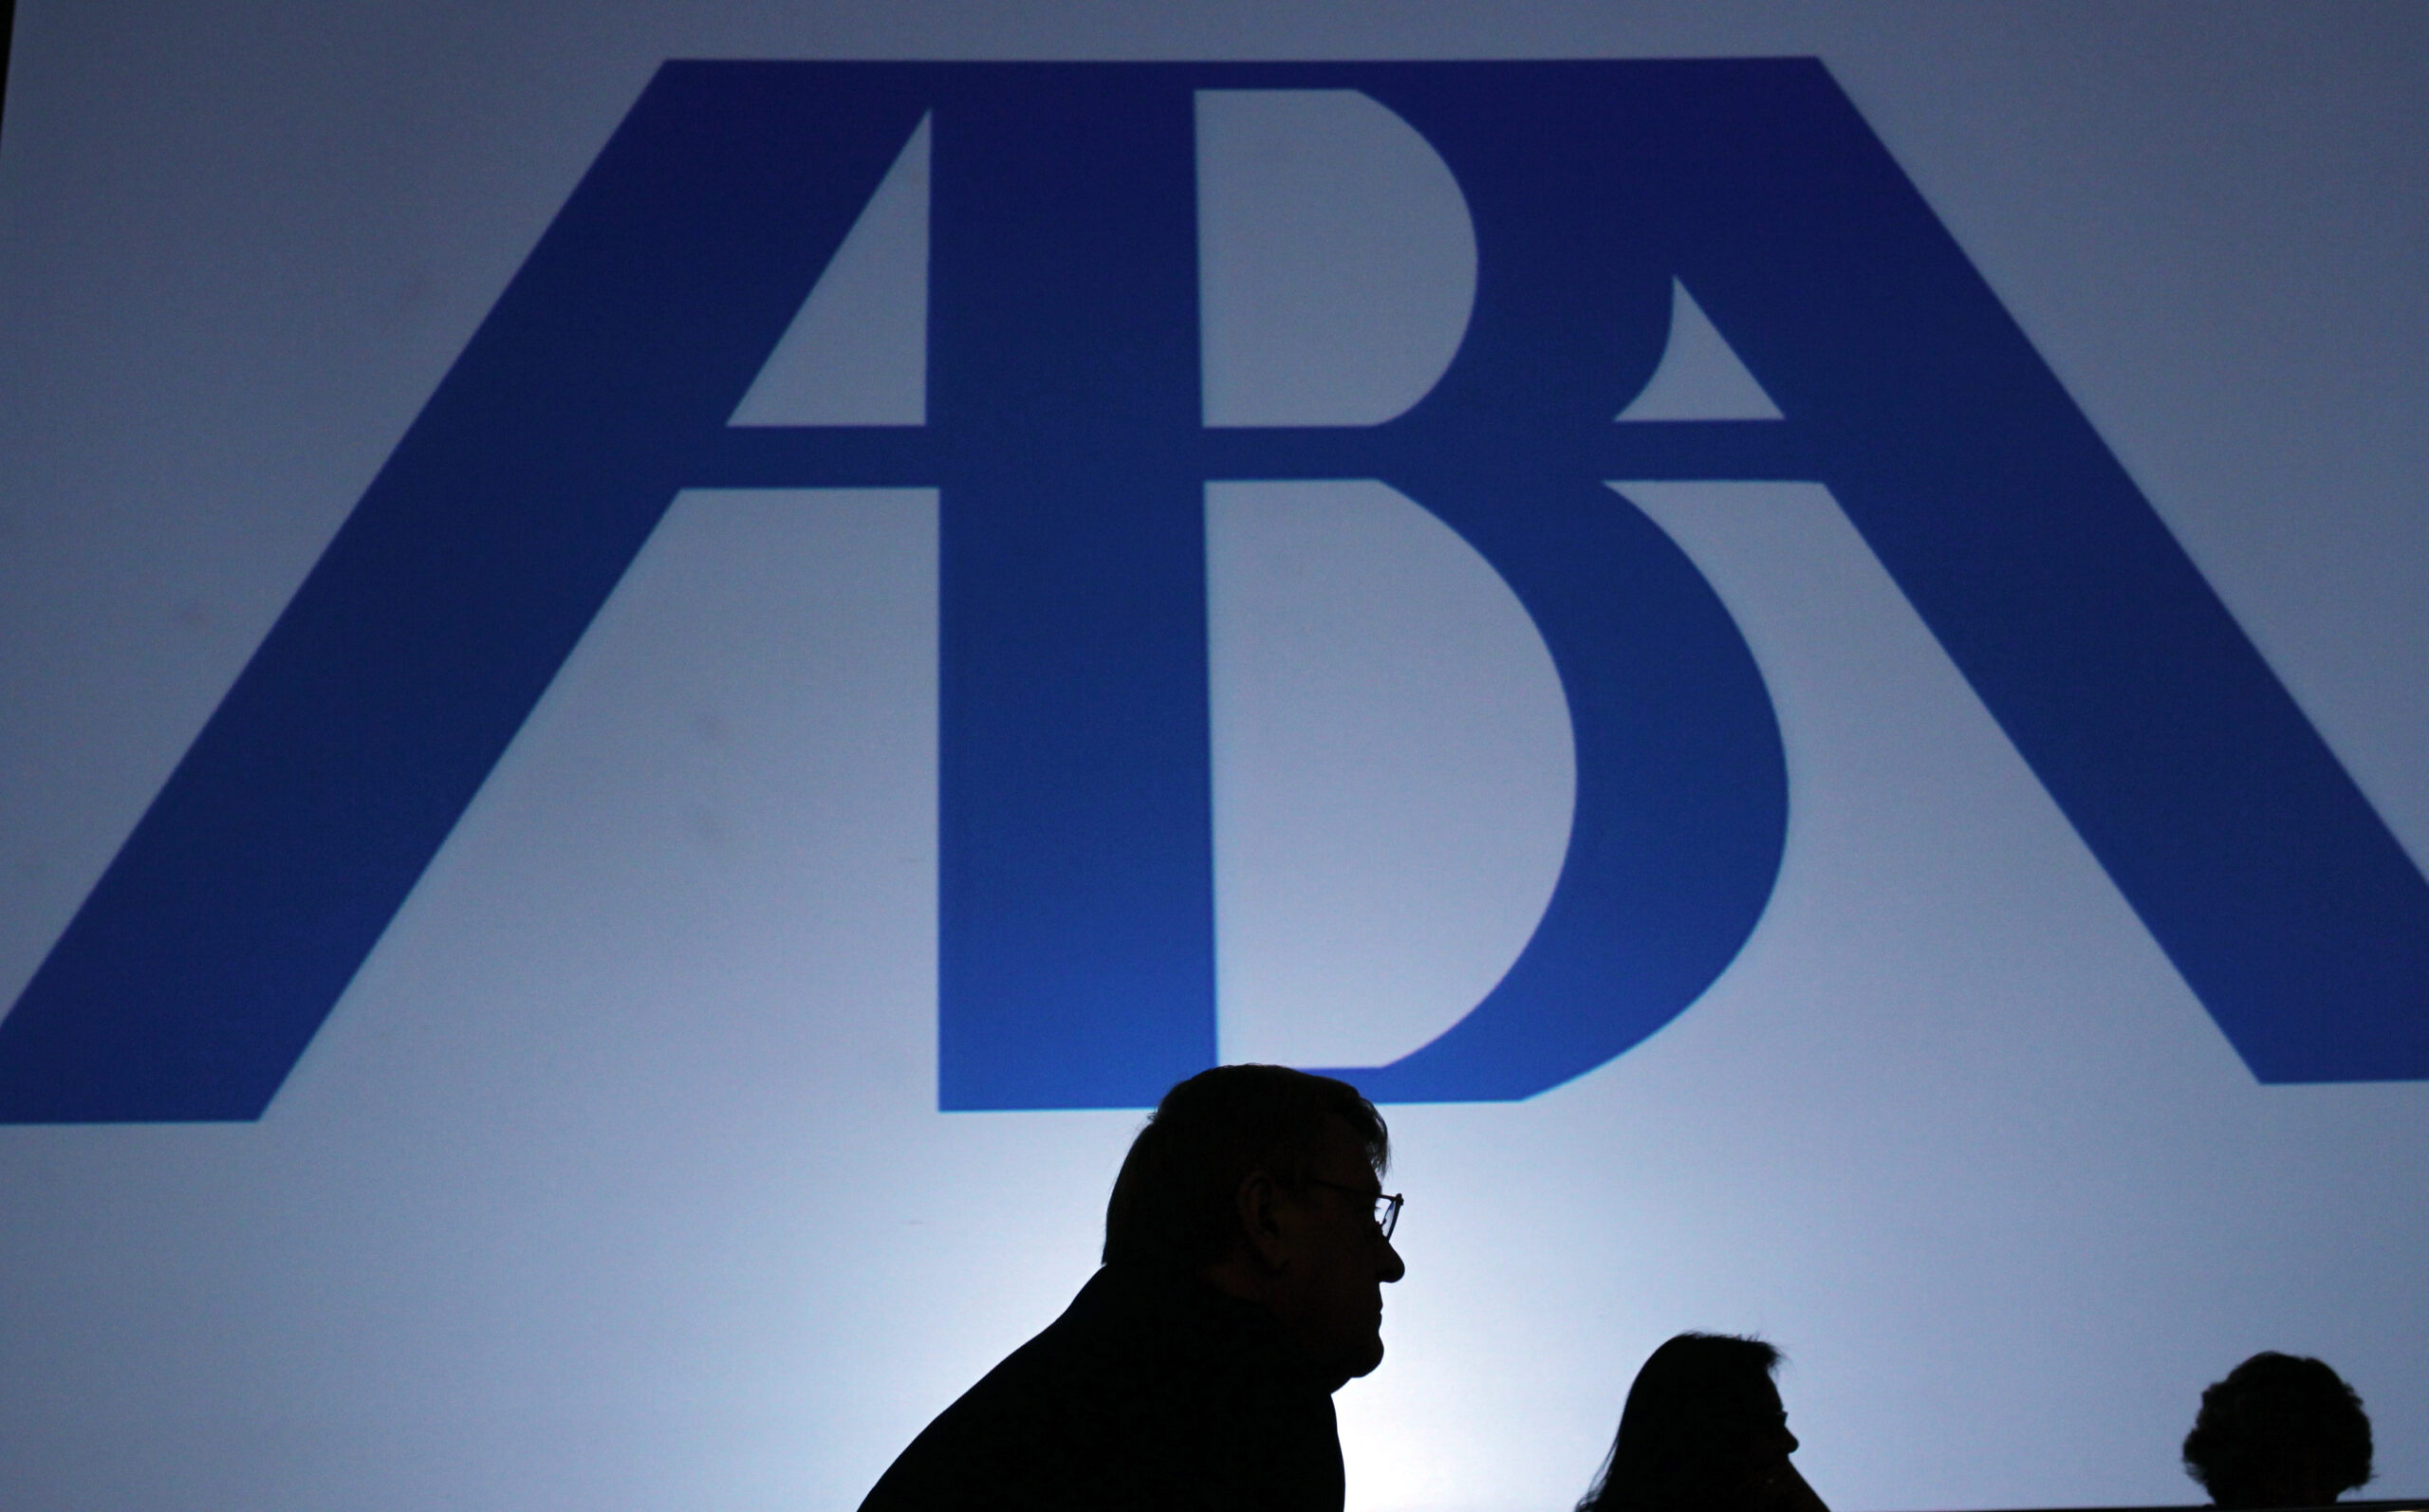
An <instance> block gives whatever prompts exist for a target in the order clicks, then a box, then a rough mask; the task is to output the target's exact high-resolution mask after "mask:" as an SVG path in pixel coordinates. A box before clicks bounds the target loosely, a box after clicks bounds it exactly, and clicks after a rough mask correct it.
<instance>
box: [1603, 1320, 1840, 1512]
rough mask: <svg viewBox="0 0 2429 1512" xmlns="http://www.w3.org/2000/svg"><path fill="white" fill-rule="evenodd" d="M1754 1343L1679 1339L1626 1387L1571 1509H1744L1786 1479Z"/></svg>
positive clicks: (1772, 1356)
mask: <svg viewBox="0 0 2429 1512" xmlns="http://www.w3.org/2000/svg"><path fill="white" fill-rule="evenodd" d="M1779 1360H1780V1353H1779V1351H1778V1350H1776V1349H1773V1348H1772V1347H1771V1345H1769V1344H1766V1343H1764V1342H1763V1341H1762V1340H1761V1339H1759V1338H1739V1337H1734V1336H1732V1335H1728V1334H1680V1335H1679V1336H1678V1337H1676V1338H1674V1339H1671V1340H1670V1341H1669V1342H1668V1343H1666V1344H1664V1345H1662V1346H1661V1347H1660V1349H1657V1350H1655V1351H1654V1352H1653V1355H1652V1357H1651V1358H1649V1359H1647V1360H1646V1361H1645V1362H1644V1368H1643V1369H1641V1370H1640V1371H1638V1372H1637V1373H1636V1384H1635V1385H1633V1386H1631V1387H1629V1388H1628V1401H1627V1407H1626V1409H1625V1410H1624V1411H1622V1412H1621V1414H1620V1431H1619V1436H1618V1437H1617V1438H1615V1439H1614V1440H1613V1441H1612V1443H1611V1452H1610V1455H1609V1457H1608V1458H1606V1459H1605V1460H1604V1462H1603V1473H1602V1474H1601V1475H1600V1476H1598V1477H1597V1478H1596V1479H1595V1482H1594V1488H1593V1489H1592V1490H1590V1491H1588V1492H1586V1493H1585V1500H1584V1501H1583V1502H1580V1503H1578V1508H1579V1512H1752V1509H1755V1508H1759V1507H1762V1506H1765V1505H1766V1504H1768V1503H1771V1502H1772V1501H1773V1500H1775V1499H1776V1493H1777V1492H1778V1491H1779V1489H1780V1488H1781V1486H1782V1484H1783V1483H1784V1482H1786V1481H1788V1480H1789V1479H1791V1478H1792V1477H1793V1475H1794V1472H1793V1471H1792V1470H1790V1469H1789V1462H1788V1457H1789V1455H1790V1454H1793V1453H1795V1452H1796V1435H1795V1434H1793V1433H1790V1432H1789V1430H1788V1412H1787V1410H1786V1409H1784V1408H1782V1407H1781V1406H1780V1393H1779V1388H1777V1387H1776V1386H1774V1385H1772V1384H1771V1372H1772V1371H1773V1369H1775V1368H1776V1367H1777V1366H1778V1364H1779Z"/></svg>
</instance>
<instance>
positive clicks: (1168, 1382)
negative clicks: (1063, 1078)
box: [861, 1265, 1342, 1512]
mask: <svg viewBox="0 0 2429 1512" xmlns="http://www.w3.org/2000/svg"><path fill="white" fill-rule="evenodd" d="M1341 1504H1342V1472H1341V1439H1340V1435H1339V1433H1338V1432H1337V1431H1336V1429H1335V1428H1334V1425H1333V1414H1332V1393H1331V1391H1330V1390H1329V1387H1328V1383H1326V1382H1325V1381H1323V1380H1321V1379H1319V1378H1317V1376H1316V1375H1315V1374H1313V1373H1312V1372H1310V1371H1309V1370H1308V1369H1307V1366H1306V1365H1305V1364H1304V1363H1303V1362H1302V1361H1301V1359H1300V1357H1299V1356H1298V1355H1297V1353H1296V1352H1295V1351H1293V1350H1292V1349H1291V1348H1290V1346H1289V1342H1288V1341H1287V1340H1286V1339H1285V1338H1284V1337H1282V1334H1281V1331H1280V1329H1279V1328H1278V1327H1277V1326H1276V1325H1275V1324H1274V1322H1273V1320H1272V1318H1270V1317H1269V1316H1268V1315H1267V1314H1266V1313H1265V1312H1264V1311H1263V1310H1262V1309H1260V1308H1258V1307H1255V1306H1253V1305H1252V1304H1250V1303H1248V1302H1243V1301H1240V1300H1236V1299H1234V1298H1231V1297H1227V1296H1225V1295H1223V1294H1222V1293H1220V1292H1218V1291H1216V1290H1214V1288H1213V1287H1211V1286H1209V1285H1207V1284H1206V1283H1205V1282H1201V1281H1199V1280H1197V1279H1196V1278H1195V1277H1190V1276H1171V1275H1166V1274H1163V1273H1160V1272H1156V1271H1151V1270H1144V1269H1133V1268H1131V1267H1127V1266H1110V1265H1109V1266H1106V1267H1105V1268H1104V1269H1103V1270H1100V1271H1098V1272H1097V1273H1096V1276H1095V1277H1094V1278H1093V1279H1092V1280H1090V1281H1089V1282H1088V1283H1087V1285H1085V1287H1082V1288H1081V1290H1080V1295H1079V1296H1078V1297H1076V1298H1074V1299H1072V1301H1071V1305H1070V1306H1069V1307H1068V1308H1066V1309H1065V1310H1064V1313H1063V1316H1062V1317H1060V1318H1056V1319H1055V1320H1054V1321H1053V1322H1052V1323H1051V1324H1050V1325H1048V1328H1047V1330H1046V1332H1044V1333H1042V1334H1040V1335H1038V1336H1037V1337H1035V1338H1032V1339H1030V1340H1029V1342H1028V1343H1026V1344H1024V1345H1022V1346H1021V1347H1020V1348H1019V1349H1017V1350H1014V1351H1013V1352H1012V1354H1011V1356H1010V1357H1009V1358H1007V1359H1006V1360H1005V1361H1004V1362H1003V1363H1002V1364H1001V1365H998V1366H996V1367H995V1368H994V1369H993V1370H992V1371H990V1372H988V1373H987V1375H986V1377H985V1378H984V1379H982V1380H981V1381H979V1383H978V1384H977V1385H975V1386H973V1387H972V1388H971V1389H970V1390H969V1391H968V1392H965V1393H963V1395H962V1398H961V1400H959V1401H957V1402H955V1403H954V1404H953V1406H951V1407H949V1408H946V1409H945V1410H944V1411H943V1412H942V1413H941V1414H939V1415H938V1416H937V1418H936V1421H935V1422H933V1423H931V1424H929V1425H928V1427H927V1429H926V1430H925V1431H924V1432H922V1433H921V1434H920V1435H919V1436H918V1438H916V1439H914V1440H912V1441H911V1447H909V1448H907V1449H904V1450H903V1451H902V1454H901V1457H900V1458H899V1459H897V1460H896V1461H895V1462H894V1467H893V1468H892V1469H889V1470H887V1471H886V1472H885V1475H884V1477H883V1478H882V1479H881V1480H880V1481H879V1482H878V1484H877V1487H876V1489H874V1490H872V1491H871V1492H869V1494H868V1499H867V1500H866V1501H864V1502H862V1503H861V1512H931V1509H947V1508H950V1509H955V1512H959V1509H969V1508H1004V1509H1008V1512H1009V1509H1016V1508H1017V1509H1022V1512H1028V1509H1032V1508H1034V1509H1038V1512H1046V1509H1049V1508H1050V1509H1053V1512H1115V1509H1124V1512H1126V1509H1133V1508H1136V1509H1141V1512H1144V1509H1148V1508H1153V1509H1156V1512H1166V1509H1192V1508H1197V1509H1205V1512H1216V1509H1223V1512H1233V1509H1239V1512H1246V1509H1250V1508H1255V1509H1258V1512H1267V1509H1271V1512H1341Z"/></svg>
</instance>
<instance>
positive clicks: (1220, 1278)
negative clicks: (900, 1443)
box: [862, 1066, 1403, 1512]
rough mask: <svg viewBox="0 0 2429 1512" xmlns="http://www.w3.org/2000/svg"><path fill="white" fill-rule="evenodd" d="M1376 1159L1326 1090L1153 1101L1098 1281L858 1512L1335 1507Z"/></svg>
mask: <svg viewBox="0 0 2429 1512" xmlns="http://www.w3.org/2000/svg"><path fill="white" fill-rule="evenodd" d="M1389 1152H1390V1146H1389V1142H1388V1137H1387V1135H1386V1134H1385V1131H1384V1128H1383V1120H1382V1118H1381V1116H1380V1115H1378V1114H1377V1113H1376V1112H1375V1109H1374V1107H1373V1105H1372V1104H1370V1103H1368V1102H1367V1100H1366V1099H1365V1098H1364V1097H1360V1096H1359V1095H1358V1091H1357V1089H1356V1088H1354V1087H1352V1086H1350V1085H1349V1084H1348V1083H1346V1082H1343V1081H1336V1080H1334V1079H1331V1078H1329V1077H1317V1076H1309V1075H1308V1074H1307V1073H1306V1072H1303V1071H1290V1070H1286V1069H1284V1068H1283V1067H1280V1066H1219V1067H1217V1068H1215V1069H1214V1070H1212V1071H1207V1072H1203V1073H1200V1074H1199V1075H1197V1076H1195V1077H1192V1078H1190V1079H1188V1080H1186V1081H1184V1082H1182V1083H1180V1085H1178V1086H1177V1087H1175V1088H1173V1089H1172V1090H1171V1091H1170V1092H1167V1093H1166V1094H1164V1100H1163V1101H1162V1103H1161V1104H1159V1106H1158V1107H1157V1109H1156V1112H1155V1114H1154V1116H1152V1117H1151V1118H1150V1119H1149V1120H1148V1123H1147V1126H1146V1127H1145V1128H1144V1129H1142V1130H1140V1132H1139V1137H1138V1138H1137V1139H1136V1140H1135V1141H1133V1143H1132V1144H1131V1146H1130V1154H1129V1156H1128V1158H1126V1159H1125V1160H1123V1161H1122V1173H1121V1174H1120V1175H1119V1176H1118V1177H1116V1178H1115V1180H1114V1184H1113V1200H1112V1201H1111V1202H1110V1203H1109V1204H1107V1205H1106V1208H1105V1221H1104V1264H1103V1268H1101V1269H1100V1270H1098V1272H1097V1273H1096V1275H1095V1277H1094V1278H1092V1279H1091V1280H1090V1281H1089V1282H1088V1283H1087V1285H1085V1286H1084V1287H1082V1288H1081V1290H1080V1295H1079V1296H1078V1297H1077V1298H1076V1299H1074V1300H1072V1302H1071V1305H1070V1306H1069V1308H1067V1309H1066V1310H1065V1312H1064V1314H1063V1316H1062V1317H1061V1318H1056V1319H1055V1320H1054V1322H1053V1323H1052V1324H1051V1325H1049V1326H1048V1328H1047V1330H1046V1331H1045V1332H1044V1333H1042V1334H1040V1335H1038V1336H1037V1337H1035V1338H1032V1339H1030V1340H1029V1342H1028V1343H1026V1344H1024V1345H1022V1346H1021V1347H1020V1348H1019V1349H1017V1350H1015V1351H1013V1352H1012V1354H1011V1356H1010V1357H1009V1358H1007V1359H1006V1360H1005V1361H1004V1362H1003V1363H1002V1364H1000V1365H998V1366H996V1367H995V1368H994V1369H993V1370H992V1371H991V1372H989V1373H988V1374H987V1375H986V1377H985V1378H984V1379H983V1380H981V1381H980V1382H979V1383H978V1384H977V1385H975V1386H973V1387H972V1388H971V1389H970V1390H969V1391H968V1392H966V1393H964V1394H963V1396H962V1398H961V1399H960V1400H959V1401H957V1402H955V1403H954V1404H953V1406H951V1407H949V1408H947V1409H945V1411H943V1412H942V1413H941V1414H940V1415H938V1417H937V1418H936V1421H935V1422H933V1423H931V1424H929V1425H928V1427H927V1429H926V1430H925V1431H924V1432H922V1433H921V1434H920V1435H919V1436H918V1438H917V1439H915V1440H913V1441H912V1444H911V1447H909V1448H907V1449H904V1450H903V1451H902V1455H901V1457H900V1458H899V1459H897V1460H896V1461H895V1462H894V1467H893V1468H892V1469H889V1470H887V1471H886V1472H885V1476H884V1478H883V1479H882V1480H881V1481H879V1482H878V1484H877V1488H876V1489H875V1490H873V1491H871V1492H870V1493H869V1495H868V1500H867V1501H865V1502H863V1503H862V1512H927V1509H931V1508H956V1509H958V1508H1007V1509H1010V1508H1035V1509H1038V1512H1048V1509H1051V1512H1112V1509H1115V1508H1121V1509H1124V1512H1129V1509H1148V1508H1153V1509H1157V1512H1163V1509H1167V1508H1172V1509H1191V1508H1196V1509H1204V1512H1228V1509H1233V1508H1236V1509H1239V1512H1250V1509H1255V1512H1341V1505H1342V1498H1343V1484H1342V1466H1341V1439H1340V1435H1339V1434H1338V1432H1337V1431H1336V1430H1335V1428H1334V1423H1333V1411H1332V1393H1333V1392H1335V1391H1337V1390H1339V1389H1340V1388H1341V1386H1342V1385H1343V1384H1344V1382H1346V1381H1348V1380H1349V1379H1350V1378H1351V1377H1352V1376H1357V1375H1363V1374H1366V1373H1367V1372H1368V1371H1371V1370H1373V1369H1374V1368H1375V1367H1376V1365H1377V1364H1379V1363H1381V1360H1382V1357H1383V1339H1382V1334H1381V1324H1382V1319H1383V1295H1382V1283H1383V1282H1396V1281H1398V1280H1400V1275H1401V1272H1402V1269H1403V1267H1402V1266H1401V1264H1400V1256H1399V1254H1397V1253H1396V1252H1395V1251H1394V1250H1393V1248H1392V1245H1391V1230H1392V1224H1393V1221H1394V1220H1395V1219H1396V1218H1397V1217H1398V1216H1399V1213H1400V1199H1399V1198H1398V1197H1386V1196H1384V1195H1383V1191H1382V1187H1381V1182H1380V1181H1379V1180H1378V1177H1379V1176H1380V1175H1381V1172H1382V1171H1383V1169H1384V1165H1385V1161H1386V1157H1387V1156H1388V1154H1389ZM972 1283H973V1285H982V1286H983V1285H985V1284H986V1278H985V1277H974V1278H973V1279H972Z"/></svg>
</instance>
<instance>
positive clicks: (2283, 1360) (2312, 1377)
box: [2184, 1350, 2370, 1508]
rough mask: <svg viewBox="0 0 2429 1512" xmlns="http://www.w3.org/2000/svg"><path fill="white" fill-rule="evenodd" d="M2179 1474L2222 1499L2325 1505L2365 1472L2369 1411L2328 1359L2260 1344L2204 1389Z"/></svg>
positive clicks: (2239, 1504) (2246, 1504)
mask: <svg viewBox="0 0 2429 1512" xmlns="http://www.w3.org/2000/svg"><path fill="white" fill-rule="evenodd" d="M2184 1473H2185V1474H2187V1475H2190V1476H2191V1477H2193V1478H2194V1479H2195V1480H2197V1481H2198V1482H2200V1483H2201V1484H2202V1485H2203V1486H2204V1487H2206V1488H2207V1489H2208V1491H2209V1493H2210V1500H2211V1503H2213V1504H2215V1505H2216V1506H2220V1507H2231V1508H2253V1507H2298V1506H2326V1505H2327V1503H2331V1502H2333V1501H2335V1500H2336V1499H2337V1498H2338V1497H2339V1496H2341V1495H2343V1494H2344V1493H2345V1492H2346V1491H2349V1490H2351V1489H2352V1488H2353V1487H2355V1486H2357V1485H2361V1484H2364V1483H2365V1482H2367V1481H2368V1480H2369V1479H2370V1419H2369V1417H2368V1415H2367V1414H2365V1413H2364V1411H2362V1399H2361V1397H2359V1396H2357V1395H2355V1394H2354V1392H2353V1388H2351V1387H2350V1386H2347V1385H2346V1384H2345V1380H2344V1378H2343V1377H2342V1376H2340V1375H2338V1374H2336V1373H2335V1372H2334V1371H2332V1370H2330V1369H2328V1368H2327V1365H2325V1364H2323V1363H2322V1362H2320V1361H2318V1360H2315V1359H2306V1358H2302V1357H2299V1356H2296V1355H2280V1354H2278V1353H2276V1352H2275V1351H2273V1350H2271V1351H2265V1352H2263V1353H2261V1354H2258V1355H2253V1357H2252V1358H2250V1359H2248V1360H2246V1361H2244V1362H2243V1363H2242V1364H2240V1365H2238V1366H2236V1367H2235V1368H2234V1370H2233V1371H2231V1372H2229V1373H2228V1374H2227V1378H2226V1379H2225V1380H2223V1381H2220V1382H2218V1383H2217V1384H2216V1385H2215V1386H2212V1387H2211V1388H2210V1389H2209V1390H2208V1391H2206V1392H2202V1393H2201V1414H2200V1416H2199V1417H2197V1418H2196V1419H2195V1420H2194V1423H2193V1431H2192V1432H2190V1433H2188V1434H2186V1435H2185V1436H2184Z"/></svg>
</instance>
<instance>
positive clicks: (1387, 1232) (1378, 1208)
mask: <svg viewBox="0 0 2429 1512" xmlns="http://www.w3.org/2000/svg"><path fill="white" fill-rule="evenodd" d="M1307 1184H1308V1185H1309V1186H1311V1187H1330V1188H1331V1189H1333V1190H1335V1191H1345V1192H1347V1193H1349V1194H1350V1195H1351V1196H1353V1197H1363V1198H1366V1199H1368V1200H1369V1201H1371V1202H1373V1203H1374V1205H1375V1231H1376V1232H1378V1233H1380V1234H1381V1235H1382V1236H1383V1237H1384V1238H1385V1239H1389V1238H1391V1237H1392V1230H1393V1229H1395V1228H1398V1227H1399V1226H1400V1194H1399V1193H1397V1192H1384V1191H1368V1190H1367V1189H1365V1188H1363V1187H1349V1186H1344V1185H1343V1184H1342V1183H1340V1182H1338V1181H1326V1180H1325V1178H1324V1177H1322V1176H1309V1177H1308V1178H1307Z"/></svg>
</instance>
